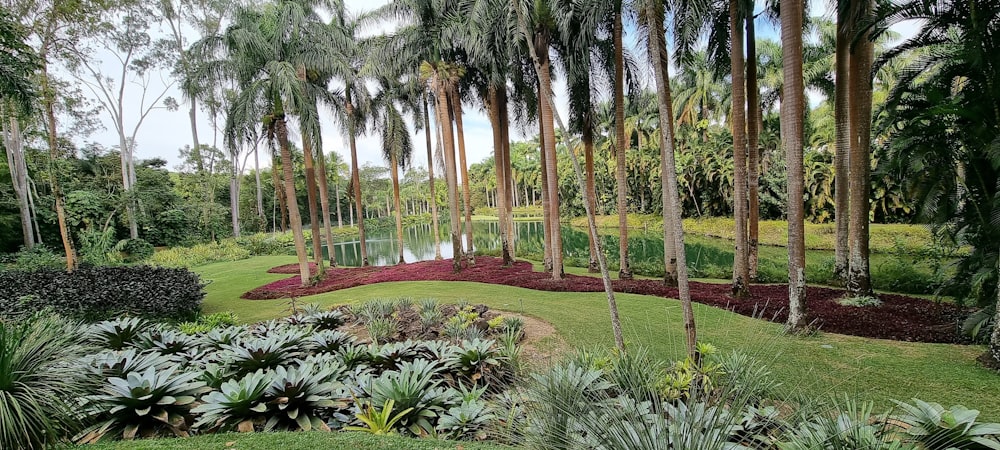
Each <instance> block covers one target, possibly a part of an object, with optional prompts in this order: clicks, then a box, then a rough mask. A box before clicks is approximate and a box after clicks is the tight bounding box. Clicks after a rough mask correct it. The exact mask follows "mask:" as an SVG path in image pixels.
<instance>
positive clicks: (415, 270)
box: [242, 257, 965, 343]
mask: <svg viewBox="0 0 1000 450" xmlns="http://www.w3.org/2000/svg"><path fill="white" fill-rule="evenodd" d="M313 269H315V268H313ZM269 272H271V273H288V274H292V273H298V266H297V265H295V264H291V265H287V266H279V267H275V268H273V269H271V270H270V271H269ZM390 281H474V282H480V283H490V284H501V285H506V286H516V287H522V288H528V289H536V290H541V291H553V292H603V291H604V284H603V282H602V281H601V279H600V278H596V277H586V276H578V275H566V278H565V280H563V281H553V280H552V279H551V275H550V274H547V273H544V272H535V271H533V270H532V266H531V264H530V263H528V262H523V261H520V262H517V263H515V264H514V265H513V266H512V267H503V266H502V260H501V259H499V258H492V257H477V258H476V265H475V266H474V267H469V268H466V269H464V270H462V271H460V272H457V273H456V272H454V271H453V270H452V261H451V260H440V261H422V262H417V263H411V264H403V265H398V266H386V267H362V268H339V267H338V268H332V269H328V270H327V276H326V278H325V279H324V280H323V281H321V282H320V283H318V284H316V285H313V286H307V287H302V286H300V285H299V277H297V276H296V277H292V278H287V279H284V280H279V281H275V282H273V283H270V284H267V285H264V286H261V287H259V288H257V289H254V290H252V291H249V292H247V293H245V294H243V296H242V298H245V299H250V300H265V299H277V298H288V297H304V296H307V295H314V294H320V293H324V292H331V291H336V290H339V289H347V288H351V287H356V286H363V285H367V284H374V283H385V282H390ZM612 284H613V287H614V290H615V292H625V293H633V294H644V295H655V296H658V297H667V298H677V297H678V294H677V288H671V287H667V286H664V285H663V283H662V282H660V281H658V280H630V281H617V280H616V281H613V282H612ZM750 293H751V298H750V299H749V300H736V299H734V298H733V297H732V296H731V295H730V286H729V285H728V284H711V283H696V282H692V283H691V299H692V300H693V301H695V302H698V303H703V304H706V305H711V306H715V307H719V308H723V309H727V310H730V311H733V312H736V313H739V314H742V315H745V316H755V317H761V318H764V319H767V320H771V321H773V322H779V323H781V322H784V321H785V319H786V318H787V308H788V287H787V286H785V285H775V284H769V285H754V286H751V287H750ZM806 295H807V298H808V311H809V314H808V319H809V320H810V321H811V322H812V323H813V324H814V325H815V326H817V327H819V328H820V329H822V330H823V331H827V332H832V333H839V334H848V335H853V336H862V337H869V338H877V339H892V340H897V341H911V342H940V343H958V342H961V341H962V338H961V337H960V336H959V334H958V333H957V325H956V324H957V323H958V321H959V320H960V318H961V317H963V316H964V314H965V311H964V310H963V309H962V308H959V307H957V306H955V305H951V304H945V303H935V302H931V301H928V300H924V299H919V298H913V297H907V296H904V295H895V294H885V295H880V296H879V298H880V299H881V300H882V305H880V306H877V307H873V306H868V307H863V308H860V307H854V306H845V305H841V304H839V303H838V302H837V299H839V298H842V297H843V296H844V291H843V290H840V289H833V288H825V287H809V288H808V292H807V294H806Z"/></svg>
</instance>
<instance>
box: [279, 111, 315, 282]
mask: <svg viewBox="0 0 1000 450" xmlns="http://www.w3.org/2000/svg"><path fill="white" fill-rule="evenodd" d="M274 133H275V136H276V137H277V138H278V145H279V146H280V147H281V169H282V172H284V184H285V198H286V199H287V201H286V202H285V203H286V205H287V206H288V221H289V225H290V227H291V228H292V237H293V239H294V241H295V256H297V257H298V260H299V278H300V281H301V283H302V286H308V285H309V257H308V256H307V255H306V240H305V236H304V235H303V233H302V218H301V217H300V216H299V204H298V202H296V201H295V178H294V177H295V173H294V172H293V171H292V151H291V150H290V149H289V144H288V126H287V124H286V123H285V116H284V115H283V114H282V115H278V116H277V117H276V118H275V123H274Z"/></svg>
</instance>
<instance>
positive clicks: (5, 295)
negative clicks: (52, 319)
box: [0, 266, 205, 321]
mask: <svg viewBox="0 0 1000 450" xmlns="http://www.w3.org/2000/svg"><path fill="white" fill-rule="evenodd" d="M204 298H205V291H204V284H203V283H202V282H201V278H199V276H198V275H197V274H195V273H194V272H191V271H188V270H187V269H173V268H164V267H152V266H128V267H81V268H79V269H77V270H75V271H73V272H72V273H67V272H65V271H61V270H51V269H42V270H36V271H21V270H8V271H0V317H18V316H21V315H23V314H25V313H30V312H33V311H36V310H40V309H44V308H49V309H52V310H53V311H54V312H56V313H58V314H61V315H63V316H67V317H72V318H76V319H81V320H88V321H96V320H104V319H108V318H112V317H117V316H120V315H131V316H141V317H147V318H150V319H155V320H190V319H193V318H194V317H196V316H197V314H198V311H199V310H200V306H201V301H202V300H203V299H204Z"/></svg>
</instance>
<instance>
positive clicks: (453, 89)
mask: <svg viewBox="0 0 1000 450" xmlns="http://www.w3.org/2000/svg"><path fill="white" fill-rule="evenodd" d="M448 97H449V98H448V99H449V102H450V104H451V109H452V114H453V115H454V116H455V128H456V131H458V165H459V169H461V172H462V203H463V205H462V206H463V208H464V210H465V258H466V260H467V261H468V262H469V265H470V266H474V265H476V250H475V249H474V248H473V247H472V191H471V188H470V186H469V185H470V184H471V183H470V182H469V165H468V164H467V163H466V161H465V127H464V126H463V125H462V99H461V98H460V97H459V95H458V86H456V85H455V84H454V83H451V86H450V89H449V95H448Z"/></svg>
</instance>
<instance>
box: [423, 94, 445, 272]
mask: <svg viewBox="0 0 1000 450" xmlns="http://www.w3.org/2000/svg"><path fill="white" fill-rule="evenodd" d="M427 95H428V94H427V92H422V93H421V96H420V100H421V103H423V107H424V111H423V112H424V114H423V116H424V134H425V135H426V136H427V178H428V180H427V181H428V184H429V185H430V189H429V191H430V192H429V194H430V204H431V227H432V229H433V234H434V259H436V260H440V259H441V237H440V234H439V233H438V230H440V229H441V228H440V225H438V208H437V193H436V192H435V191H436V189H435V183H434V154H433V150H432V149H431V122H430V113H429V112H428V109H427Z"/></svg>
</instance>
